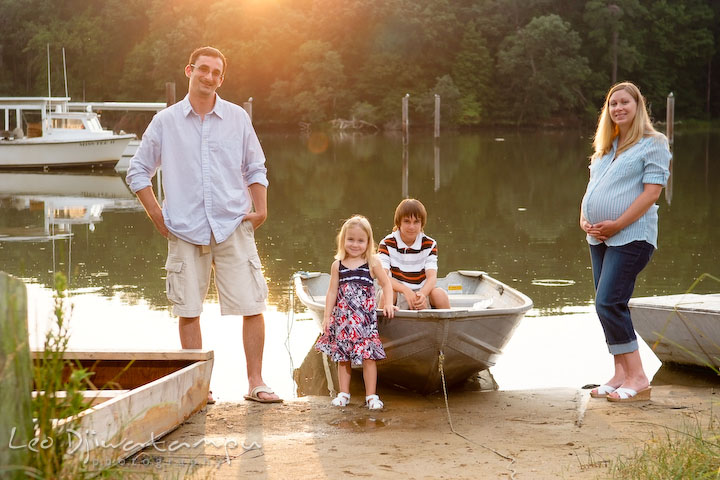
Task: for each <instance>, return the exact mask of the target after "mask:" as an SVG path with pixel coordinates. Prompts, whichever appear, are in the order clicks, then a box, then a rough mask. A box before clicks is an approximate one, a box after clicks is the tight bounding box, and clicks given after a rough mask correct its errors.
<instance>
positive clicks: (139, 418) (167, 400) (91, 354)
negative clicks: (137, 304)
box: [32, 350, 214, 465]
mask: <svg viewBox="0 0 720 480" xmlns="http://www.w3.org/2000/svg"><path fill="white" fill-rule="evenodd" d="M42 356H43V352H32V357H33V358H34V359H35V361H36V362H38V361H41V359H42ZM64 358H65V359H66V360H69V361H71V364H73V365H78V366H80V367H82V368H86V369H88V370H89V371H90V372H93V374H92V376H91V377H90V381H91V382H92V383H93V384H94V385H96V386H97V387H98V388H101V389H100V390H86V391H84V392H83V396H84V397H85V399H86V400H87V401H88V402H90V404H91V405H90V408H87V409H86V410H84V411H82V412H81V413H80V414H78V415H77V417H76V419H77V420H78V422H79V423H78V425H77V427H76V428H75V429H74V432H75V437H78V438H73V439H72V441H73V444H74V445H81V448H80V449H78V451H79V452H81V453H82V455H84V456H85V461H86V462H89V464H91V465H111V464H112V463H116V462H119V461H121V460H124V459H125V458H128V457H130V456H131V455H134V454H135V453H137V452H139V451H140V450H142V449H143V448H145V447H148V446H151V445H155V444H156V442H157V440H158V439H159V438H161V437H163V436H164V435H166V434H168V433H170V432H171V431H173V430H175V429H176V428H177V427H179V426H180V425H181V424H182V423H183V422H184V421H185V420H187V419H188V418H190V417H191V416H192V415H193V414H194V413H196V412H198V411H199V410H201V409H202V408H203V407H204V406H205V404H206V403H207V398H208V391H209V389H210V376H211V374H212V367H213V361H214V355H213V351H212V350H172V351H112V350H106V351H70V350H69V351H66V352H65V354H64ZM70 374H71V370H70V369H66V371H65V372H64V375H70Z"/></svg>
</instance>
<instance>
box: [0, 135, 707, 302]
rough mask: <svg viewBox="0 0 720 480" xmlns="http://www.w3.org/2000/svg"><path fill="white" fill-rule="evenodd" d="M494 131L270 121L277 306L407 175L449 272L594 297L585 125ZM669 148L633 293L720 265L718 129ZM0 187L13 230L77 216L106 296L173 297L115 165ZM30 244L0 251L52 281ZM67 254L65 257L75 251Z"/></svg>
mask: <svg viewBox="0 0 720 480" xmlns="http://www.w3.org/2000/svg"><path fill="white" fill-rule="evenodd" d="M498 138H499V136H498V134H444V135H443V137H441V138H440V140H439V141H438V142H434V140H433V138H432V134H431V133H428V134H427V135H423V134H422V133H418V134H415V135H414V136H413V137H412V139H411V143H410V145H409V149H408V154H407V162H404V161H403V146H402V139H401V138H400V137H399V136H396V137H393V136H384V135H372V136H357V135H353V136H344V137H339V136H338V137H334V136H329V137H325V143H324V147H323V148H315V147H314V146H313V145H314V143H313V145H310V142H309V140H308V139H307V138H301V137H298V136H296V135H278V134H272V135H270V134H265V135H261V139H262V142H263V145H264V148H265V151H266V154H267V157H268V169H269V180H270V189H269V194H268V195H269V217H268V221H267V222H266V223H265V224H264V225H263V226H262V227H261V228H260V229H259V230H258V232H257V241H258V248H259V251H260V254H261V256H262V258H263V265H264V267H265V274H266V277H267V278H268V281H269V285H270V304H271V305H272V306H274V307H276V308H277V309H278V310H280V311H284V310H286V309H287V308H288V307H289V300H288V295H289V291H290V278H291V276H292V274H293V273H294V272H296V271H298V270H320V271H327V270H328V268H329V265H330V263H331V260H332V255H333V251H334V237H335V234H336V231H337V229H338V228H339V226H340V224H341V222H342V220H343V219H344V218H347V217H348V216H350V215H352V214H353V213H362V214H364V215H366V216H368V217H369V218H370V219H371V221H372V223H373V226H374V229H375V231H376V236H377V237H380V236H382V235H384V234H385V233H387V232H389V231H390V230H391V229H392V226H393V219H392V216H393V212H394V208H395V206H396V205H397V203H398V202H399V201H400V200H401V199H402V198H403V193H404V192H403V189H404V187H403V184H404V183H405V182H406V183H407V194H408V195H410V196H413V197H417V198H420V199H421V200H422V201H423V203H425V205H426V207H427V208H428V213H429V219H428V224H427V227H426V231H427V233H428V234H430V235H432V236H433V237H435V238H436V239H437V240H438V242H439V245H440V250H439V251H440V261H439V267H440V271H441V273H442V272H448V271H452V270H459V269H479V270H485V271H487V272H488V273H490V274H491V275H493V276H495V277H497V278H498V279H500V280H501V281H504V282H506V283H509V284H511V285H512V286H514V287H516V288H518V289H519V290H521V291H522V292H523V293H526V294H527V295H529V296H530V297H531V298H532V299H533V300H534V303H535V306H536V309H537V311H538V312H540V314H554V313H562V312H566V311H571V310H572V308H574V307H577V306H587V305H589V304H591V302H592V297H593V287H592V281H591V275H590V271H589V265H590V262H589V259H588V253H587V246H586V244H585V242H584V239H583V236H582V232H581V231H580V229H579V228H578V226H577V216H578V205H579V201H580V198H581V196H582V193H583V191H584V188H585V185H586V182H587V177H588V171H587V156H588V154H589V153H590V141H589V139H588V138H583V137H582V136H581V135H580V134H578V133H574V132H562V133H559V132H555V133H517V132H512V133H505V134H503V135H502V139H503V141H497V139H498ZM674 150H675V160H676V161H675V165H674V174H673V175H674V185H673V191H674V198H673V203H672V205H671V206H670V205H667V203H666V202H665V201H664V200H661V202H660V203H661V205H660V235H659V240H660V249H659V250H658V251H657V252H656V254H655V257H654V258H653V262H651V264H650V266H649V267H648V268H647V270H646V271H645V272H644V273H643V275H642V276H641V277H640V279H639V282H638V286H637V289H636V294H637V295H652V294H669V293H678V292H682V291H684V290H685V289H686V288H687V287H688V286H689V285H691V284H692V282H693V280H694V279H695V278H697V277H698V276H699V275H700V274H701V273H703V272H710V273H715V274H718V273H719V272H718V269H719V267H720V251H719V250H718V249H717V248H714V243H715V242H714V239H715V238H717V236H718V234H719V233H720V231H719V230H720V226H719V225H718V223H717V222H716V221H715V220H716V219H717V218H720V215H719V214H720V212H719V211H718V208H720V207H718V202H714V201H713V199H714V197H715V196H716V195H717V193H718V189H719V188H720V187H719V185H720V171H719V169H720V167H718V165H716V164H713V163H712V162H709V161H708V158H709V156H710V155H712V154H713V152H719V151H720V134H718V133H712V134H705V133H702V134H699V135H691V134H682V132H678V134H677V135H676V139H675V148H674ZM71 199H76V200H71ZM0 201H1V202H2V203H1V204H0V206H1V207H2V212H3V214H2V216H1V217H0V231H2V234H3V235H6V237H5V238H6V239H7V238H8V237H11V236H22V235H25V234H28V233H32V234H33V235H36V236H40V237H45V238H50V236H52V234H53V230H52V228H51V225H55V227H56V230H55V233H62V234H63V235H65V233H66V231H67V230H63V231H62V232H61V226H60V224H59V223H57V222H58V221H59V220H63V221H64V222H66V223H65V224H66V225H69V227H64V226H63V227H62V228H69V229H70V231H71V232H72V233H73V238H72V251H73V254H72V266H71V267H72V268H71V269H70V273H71V282H70V286H71V288H73V289H84V288H100V291H101V292H102V293H101V294H103V295H107V296H112V295H115V293H116V291H117V290H118V289H117V288H116V287H117V286H126V287H121V288H120V290H122V291H124V292H125V293H126V294H127V295H128V297H129V299H130V300H129V301H132V302H138V301H144V302H148V303H149V304H150V305H151V306H153V308H160V309H164V308H166V305H167V300H166V298H165V294H164V282H162V280H161V276H162V266H163V264H164V261H165V255H166V251H167V247H166V243H165V240H164V239H163V238H162V237H161V236H160V235H158V234H157V233H156V232H155V230H154V228H153V226H152V224H151V222H149V221H148V220H147V218H146V215H145V213H144V211H143V210H142V208H141V206H140V204H139V203H138V202H137V200H135V199H134V197H133V195H132V194H131V193H130V192H129V191H128V189H127V187H126V186H125V184H124V182H123V177H122V175H119V174H118V175H112V174H110V175H107V174H105V175H91V174H78V173H64V174H48V173H16V172H9V173H2V174H0ZM74 201H76V202H77V203H72V202H74ZM83 209H84V210H83ZM98 209H100V210H101V215H100V216H98V214H97V212H98ZM48 211H51V212H55V213H53V214H52V215H49V214H48V213H47V212H48ZM81 211H82V215H80V212H81ZM93 212H95V214H93ZM100 218H101V220H100ZM71 219H73V220H77V223H76V224H74V225H71V224H70V223H69V222H70V220H71ZM54 222H55V223H54ZM46 225H47V227H48V228H47V229H46ZM81 226H84V227H85V228H81ZM46 230H47V231H46ZM55 241H56V242H62V241H66V239H63V238H59V237H55ZM33 245H34V246H30V247H28V246H27V244H19V243H17V242H10V241H3V242H0V265H2V268H3V269H4V270H6V271H8V272H9V273H12V274H15V275H19V276H23V277H27V278H34V279H37V281H38V282H40V283H41V284H44V285H50V284H51V283H52V269H53V266H52V265H53V262H52V258H51V255H50V254H49V252H48V249H47V248H45V247H43V246H42V245H41V244H39V243H34V244H33ZM64 246H65V245H60V247H64ZM61 250H64V251H66V250H67V248H61ZM61 255H66V254H61ZM60 260H61V261H62V262H64V263H65V264H66V265H67V262H68V259H67V258H60ZM538 279H540V280H538ZM701 293H706V292H701Z"/></svg>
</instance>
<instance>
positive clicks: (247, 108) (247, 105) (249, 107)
mask: <svg viewBox="0 0 720 480" xmlns="http://www.w3.org/2000/svg"><path fill="white" fill-rule="evenodd" d="M252 102H253V98H252V97H250V98H248V100H247V102H243V108H244V109H245V111H246V112H247V114H248V115H249V116H250V121H251V122H252V115H253V111H252V107H253V104H252Z"/></svg>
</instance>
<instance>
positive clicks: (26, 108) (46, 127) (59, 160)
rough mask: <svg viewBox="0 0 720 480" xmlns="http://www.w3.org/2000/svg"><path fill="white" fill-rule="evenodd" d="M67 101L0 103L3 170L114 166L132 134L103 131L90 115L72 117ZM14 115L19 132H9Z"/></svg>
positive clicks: (22, 99)
mask: <svg viewBox="0 0 720 480" xmlns="http://www.w3.org/2000/svg"><path fill="white" fill-rule="evenodd" d="M69 101H70V98H69V97H0V111H1V112H2V115H4V118H5V129H4V130H3V132H2V135H0V168H58V167H63V168H67V167H90V166H93V167H95V166H97V167H102V166H114V165H115V164H116V163H117V162H118V160H119V159H120V157H121V155H122V154H123V152H124V151H125V149H126V148H127V146H128V143H130V140H132V139H134V138H135V135H134V134H116V133H113V132H112V131H109V130H103V128H102V126H101V125H100V120H99V118H98V115H97V113H95V112H93V111H92V110H91V109H88V110H85V111H82V112H73V111H70V109H69V106H68V104H69ZM10 113H13V114H14V117H15V124H16V127H15V128H14V129H12V130H11V129H10V125H11V123H10Z"/></svg>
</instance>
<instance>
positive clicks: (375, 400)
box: [365, 395, 385, 410]
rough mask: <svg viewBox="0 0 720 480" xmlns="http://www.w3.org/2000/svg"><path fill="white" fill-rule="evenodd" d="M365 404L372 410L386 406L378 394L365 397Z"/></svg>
mask: <svg viewBox="0 0 720 480" xmlns="http://www.w3.org/2000/svg"><path fill="white" fill-rule="evenodd" d="M365 405H366V406H367V407H368V408H369V409H370V410H382V408H383V407H384V406H385V404H384V403H383V402H382V400H380V397H378V396H377V395H368V396H367V397H365Z"/></svg>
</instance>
